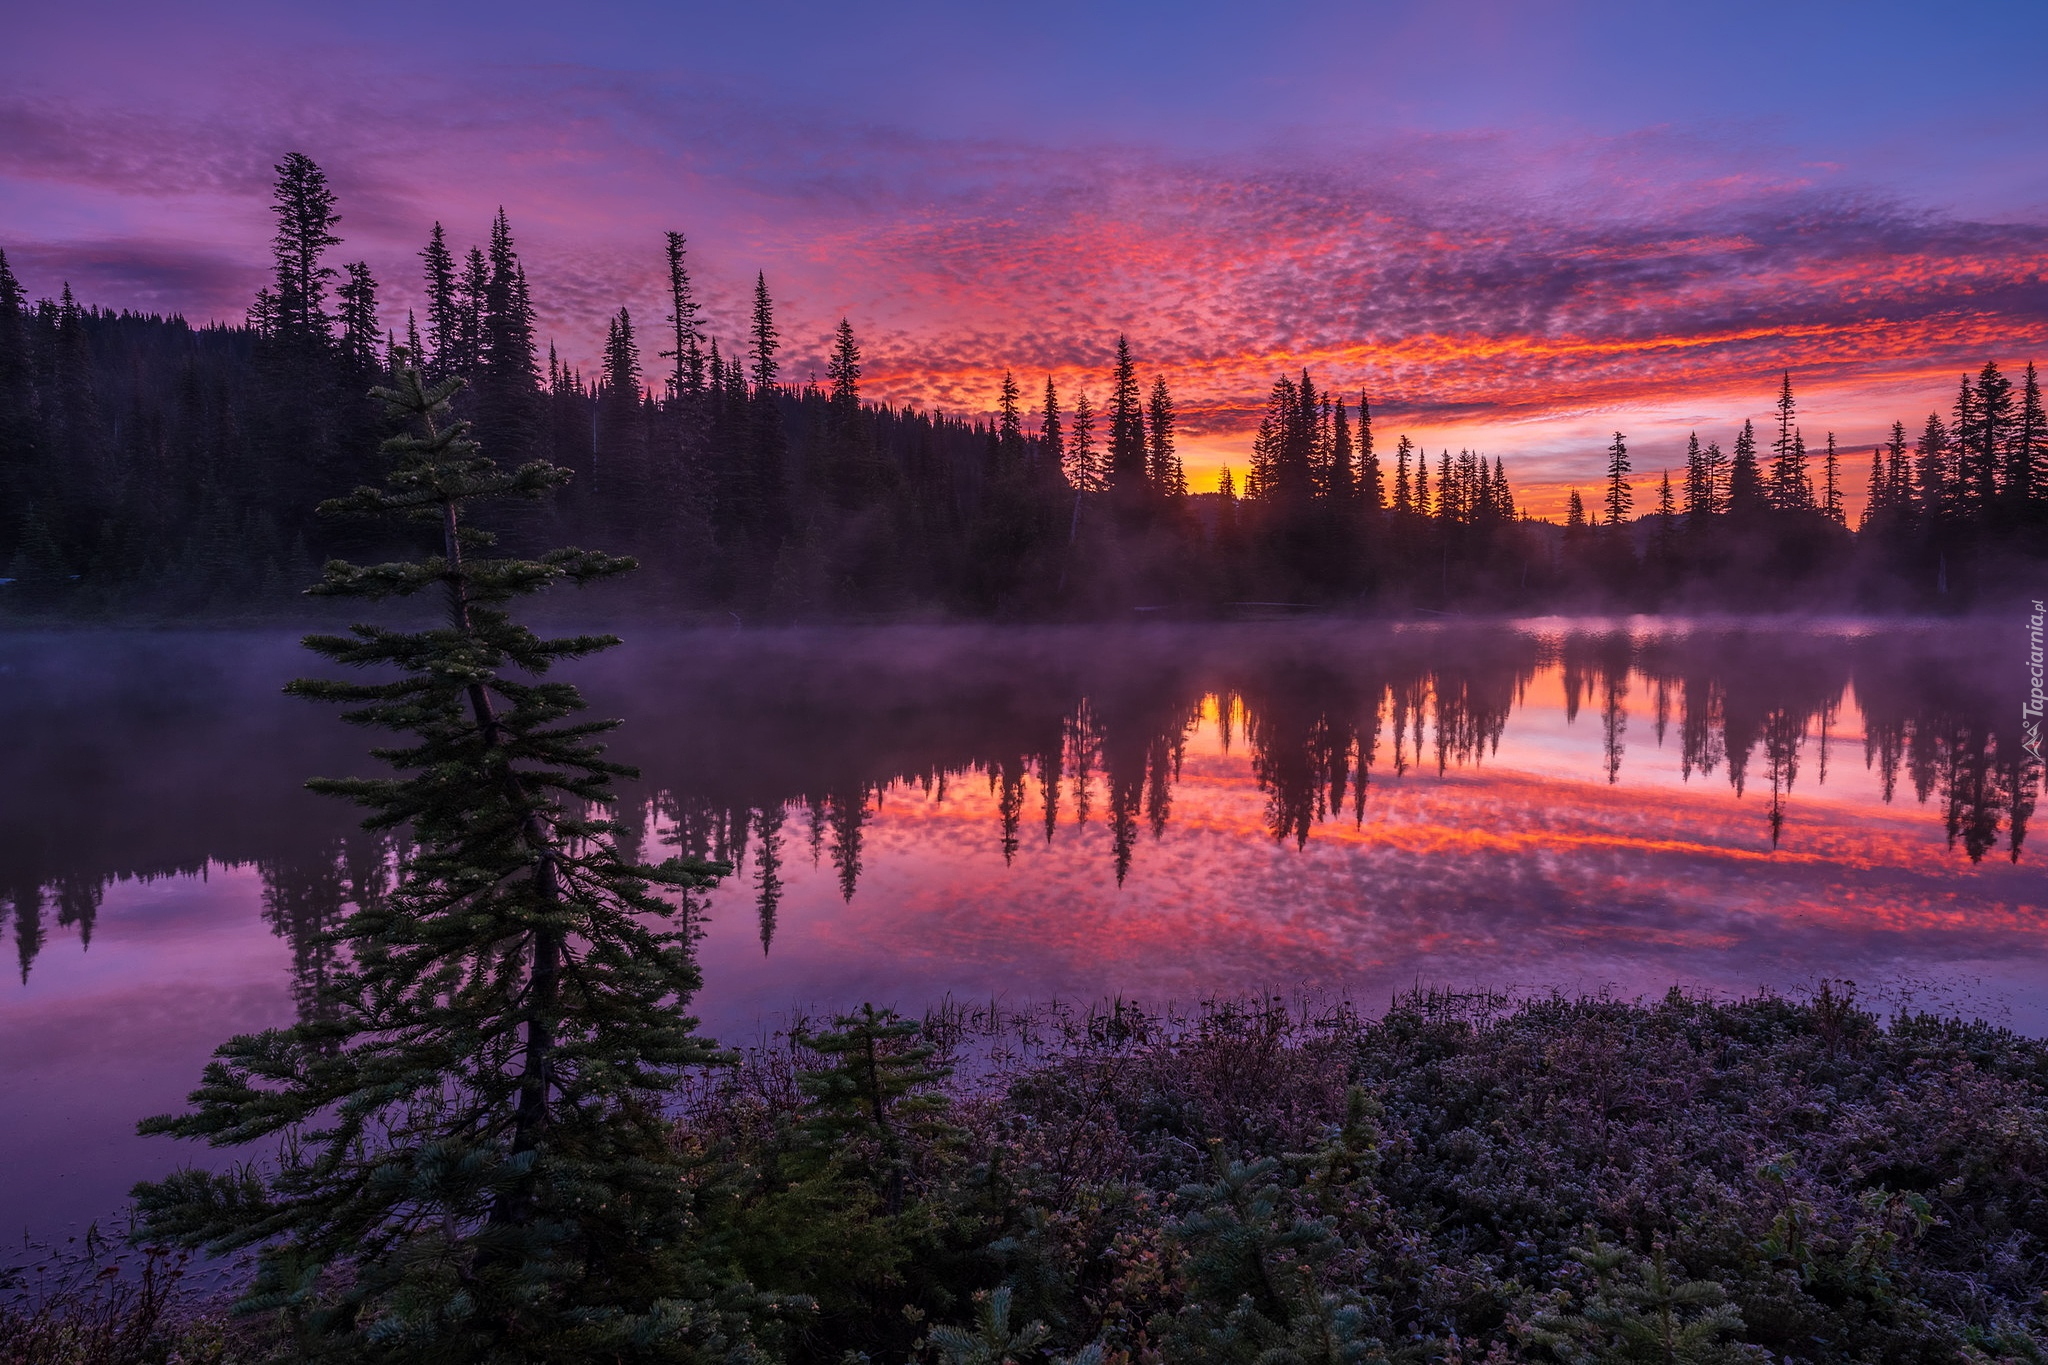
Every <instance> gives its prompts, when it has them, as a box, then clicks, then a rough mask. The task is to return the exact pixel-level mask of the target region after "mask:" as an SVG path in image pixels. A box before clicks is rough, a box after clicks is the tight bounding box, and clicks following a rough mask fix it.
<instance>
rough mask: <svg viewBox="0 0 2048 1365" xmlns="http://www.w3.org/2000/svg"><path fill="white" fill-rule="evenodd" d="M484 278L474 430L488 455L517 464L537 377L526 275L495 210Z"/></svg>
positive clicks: (530, 421) (534, 414) (535, 416)
mask: <svg viewBox="0 0 2048 1365" xmlns="http://www.w3.org/2000/svg"><path fill="white" fill-rule="evenodd" d="M486 259H487V261H488V263H489V270H490V274H489V278H488V281H487V282H486V284H485V286H484V295H483V312H482V317H481V319H480V321H479V325H478V328H477V344H478V347H479V351H478V355H477V358H476V374H475V379H474V381H473V382H474V384H475V386H476V430H477V437H478V439H479V440H480V441H482V442H483V444H484V446H485V448H486V449H488V450H493V451H496V452H497V453H498V454H499V455H501V456H504V457H505V458H507V459H523V458H524V457H525V456H526V455H527V453H528V452H529V451H530V450H531V449H532V448H533V444H534V439H535V437H536V435H537V434H538V427H539V422H540V372H539V369H538V367H537V366H536V364H535V359H534V336H533V304H532V301H531V300H529V299H528V298H527V292H526V272H525V270H524V269H523V268H521V266H520V264H519V254H518V252H517V251H516V250H514V248H513V245H512V224H511V222H510V221H509V220H508V219H507V218H506V217H505V210H504V209H502V208H500V209H499V210H498V216H497V218H496V219H494V220H493V221H492V223H491V247H490V254H489V256H488V257H487V258H486Z"/></svg>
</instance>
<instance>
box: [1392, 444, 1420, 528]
mask: <svg viewBox="0 0 2048 1365" xmlns="http://www.w3.org/2000/svg"><path fill="white" fill-rule="evenodd" d="M1414 450H1415V447H1414V446H1413V445H1411V444H1410V443H1409V440H1408V438H1407V436H1405V435H1404V436H1402V437H1401V439H1400V441H1399V442H1397V443H1396V444H1395V446H1394V515H1395V516H1397V517H1403V518H1405V517H1406V516H1407V515H1408V514H1409V513H1410V512H1412V511H1414V510H1415V502H1414V499H1413V497H1412V496H1411V495H1410V493H1409V489H1408V457H1409V456H1410V455H1411V454H1412V453H1414Z"/></svg>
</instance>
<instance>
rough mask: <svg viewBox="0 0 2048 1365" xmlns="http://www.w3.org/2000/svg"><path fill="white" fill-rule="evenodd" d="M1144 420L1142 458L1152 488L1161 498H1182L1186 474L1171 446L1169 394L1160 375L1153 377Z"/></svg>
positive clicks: (1172, 441) (1176, 450)
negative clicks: (1148, 466)
mask: <svg viewBox="0 0 2048 1365" xmlns="http://www.w3.org/2000/svg"><path fill="white" fill-rule="evenodd" d="M1145 418H1146V423H1145V426H1146V430H1145V440H1146V444H1147V451H1146V456H1147V461H1148V463H1149V464H1150V466H1151V477H1152V487H1153V488H1154V489H1156V490H1158V492H1159V493H1160V494H1161V495H1162V496H1164V497H1168V498H1180V497H1185V496H1186V495H1187V491H1188V481H1187V475H1186V473H1184V472H1183V471H1182V469H1181V466H1180V451H1179V449H1178V448H1177V447H1176V446H1175V444H1174V439H1173V428H1174V412H1173V395H1172V394H1171V393H1169V392H1168V391H1167V388H1166V377H1165V376H1164V375H1155V376H1153V379H1152V396H1151V399H1150V401H1149V402H1148V403H1147V404H1146V407H1145Z"/></svg>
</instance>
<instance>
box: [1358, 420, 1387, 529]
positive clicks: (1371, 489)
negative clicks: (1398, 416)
mask: <svg viewBox="0 0 2048 1365" xmlns="http://www.w3.org/2000/svg"><path fill="white" fill-rule="evenodd" d="M1357 449H1358V496H1359V501H1360V502H1361V503H1362V504H1364V506H1365V510H1366V513H1367V515H1372V514H1374V513H1377V512H1378V511H1379V510H1380V509H1381V508H1383V507H1385V506H1386V505H1387V499H1386V488H1385V486H1384V484H1383V483H1382V481H1381V478H1380V457H1379V455H1378V454H1377V453H1375V452H1374V450H1373V444H1372V405H1371V404H1370V403H1369V402H1368V401H1367V400H1366V396H1365V393H1364V392H1363V391H1362V390H1361V391H1360V393H1359V395H1358V443H1357Z"/></svg>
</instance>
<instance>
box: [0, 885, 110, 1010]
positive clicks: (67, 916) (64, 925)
mask: <svg viewBox="0 0 2048 1365" xmlns="http://www.w3.org/2000/svg"><path fill="white" fill-rule="evenodd" d="M112 880H113V879H112V878H111V877H109V878H106V879H105V880H102V879H100V878H98V877H85V876H80V875H78V874H76V873H72V874H69V875H66V876H62V877H58V878H55V879H54V880H52V881H50V882H47V883H37V882H30V883H28V884H27V885H25V886H17V887H16V889H15V890H14V892H13V894H12V895H11V896H10V897H9V899H10V900H11V901H12V902H13V903H14V950H15V957H16V959H17V960H18V961H19V962H20V964H21V979H22V983H23V984H24V985H25V984H27V982H28V969H29V968H30V967H31V966H33V965H34V964H35V960H36V955H37V954H38V953H40V952H42V950H43V940H44V938H45V937H46V936H47V931H46V930H45V928H44V923H43V913H44V911H45V910H46V909H54V910H55V911H56V913H57V926H58V927H59V928H61V929H76V930H77V931H78V944H79V948H80V949H81V950H84V949H86V948H90V947H91V946H92V929H93V922H94V921H95V920H96V919H98V917H99V913H100V902H101V901H102V900H103V899H105V897H106V891H107V886H108V884H109V883H110V882H111V881H112Z"/></svg>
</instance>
